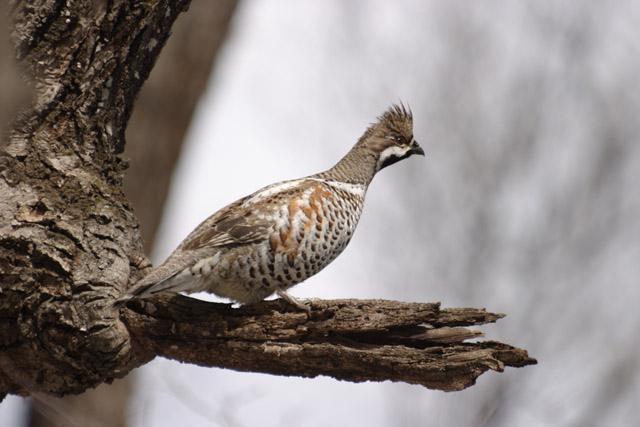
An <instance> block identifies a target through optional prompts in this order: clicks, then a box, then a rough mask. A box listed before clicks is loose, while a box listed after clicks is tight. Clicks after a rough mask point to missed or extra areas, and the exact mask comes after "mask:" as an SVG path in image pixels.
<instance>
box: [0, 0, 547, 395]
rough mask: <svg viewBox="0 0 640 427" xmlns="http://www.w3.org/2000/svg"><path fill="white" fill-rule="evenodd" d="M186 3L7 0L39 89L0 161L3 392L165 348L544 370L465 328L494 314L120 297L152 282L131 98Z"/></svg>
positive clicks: (243, 356)
mask: <svg viewBox="0 0 640 427" xmlns="http://www.w3.org/2000/svg"><path fill="white" fill-rule="evenodd" d="M187 4H188V1H186V0H156V1H151V2H133V1H125V0H112V1H109V2H105V1H102V2H98V1H77V2H73V3H72V2H68V3H67V2H65V1H61V0H41V1H38V2H36V1H34V2H30V3H28V4H26V3H17V4H15V5H14V9H13V19H14V22H15V31H14V35H13V37H14V41H15V45H16V51H17V56H18V58H19V60H20V61H21V63H22V65H23V66H24V67H25V68H26V69H27V70H28V72H29V75H30V78H31V79H32V81H33V86H34V90H35V98H34V101H33V104H32V105H31V107H30V109H29V110H27V111H26V112H25V113H24V114H23V115H22V116H21V117H20V118H19V119H18V120H17V121H16V122H15V124H14V127H13V131H12V132H11V134H10V136H9V138H8V143H7V145H6V147H5V149H4V151H3V152H2V155H1V157H0V194H2V195H3V197H2V199H0V271H1V272H2V274H1V275H0V285H1V290H2V293H1V294H0V348H1V351H0V393H2V394H5V393H16V394H22V395H27V394H36V393H45V394H52V395H58V396H61V395H65V394H71V393H81V392H83V391H85V390H86V389H88V388H91V387H95V386H96V385H98V384H101V383H104V382H110V381H112V380H113V379H114V378H120V377H123V376H125V375H127V374H128V373H129V372H130V371H131V370H132V369H134V368H136V367H138V366H140V365H142V364H144V363H146V362H148V361H149V360H151V359H153V358H154V357H155V356H158V355H160V356H165V357H171V358H175V359H177V360H182V361H186V362H190V363H197V364H202V365H207V366H223V367H228V368H232V369H239V370H250V371H257V372H269V373H274V374H281V375H301V376H316V375H320V374H322V375H331V376H334V377H336V378H341V379H346V380H351V381H365V380H377V381H381V380H394V381H405V382H411V383H416V384H423V385H425V386H427V387H432V388H437V389H442V390H458V389H460V388H463V387H467V386H469V385H471V384H472V383H473V381H474V380H475V378H476V377H477V376H478V375H480V374H481V373H482V372H484V371H486V370H487V369H494V370H501V369H502V368H503V366H505V365H506V366H523V365H526V364H530V363H534V362H535V361H534V360H533V359H530V358H529V357H528V356H527V354H526V352H525V351H524V350H519V349H516V348H513V347H510V346H507V345H504V344H500V343H494V342H485V343H482V342H479V343H466V344H465V343H463V342H462V341H464V340H465V339H467V338H472V337H475V336H477V335H478V334H477V333H476V332H473V331H468V330H466V329H458V327H459V326H461V325H471V324H479V323H484V322H487V321H493V320H495V319H496V318H497V317H498V316H496V315H492V314H490V313H485V312H484V311H479V310H473V309H465V310H446V311H443V310H440V309H439V307H438V306H437V305H434V304H406V303H398V302H389V301H357V300H346V301H327V302H321V301H320V302H314V303H313V304H312V311H311V313H310V314H307V313H299V312H291V311H289V310H288V308H287V307H285V306H282V305H281V304H280V303H278V302H275V303H274V302H269V303H261V304H257V305H256V306H253V307H244V308H242V309H232V308H230V306H228V305H219V304H209V303H203V302H199V301H196V300H193V299H189V298H184V297H179V296H178V297H175V298H173V299H167V298H159V299H157V300H155V301H151V302H138V301H133V302H131V303H129V304H128V305H127V307H125V308H122V309H120V310H117V309H115V308H114V306H113V302H114V301H115V299H116V298H117V297H118V296H120V295H122V293H123V291H124V290H125V289H126V288H127V287H129V286H131V285H132V284H133V283H134V282H135V281H136V280H138V279H139V278H140V277H141V276H142V275H143V271H142V268H141V266H143V265H145V264H146V258H145V256H144V252H143V250H142V244H141V235H140V230H139V227H138V223H137V220H136V218H135V216H134V214H133V212H132V209H131V205H130V202H129V201H128V200H127V199H126V197H125V196H124V193H123V191H122V182H123V173H124V169H125V165H124V162H123V161H122V160H121V159H120V158H119V156H118V155H119V154H120V153H121V152H122V150H123V148H124V131H125V127H126V124H127V122H128V119H129V116H130V112H131V109H132V106H133V101H134V98H135V96H136V94H137V93H138V90H139V89H140V86H141V84H142V82H143V81H144V80H145V79H146V77H147V75H148V74H149V71H150V69H151V67H152V65H153V62H154V61H155V58H156V57H157V55H158V53H159V51H160V48H161V47H162V45H163V44H164V42H165V40H166V38H167V37H168V34H169V31H170V28H171V25H172V24H173V21H174V20H175V18H176V17H177V15H178V14H179V13H180V12H181V11H182V10H183V9H184V8H185V7H186V6H187Z"/></svg>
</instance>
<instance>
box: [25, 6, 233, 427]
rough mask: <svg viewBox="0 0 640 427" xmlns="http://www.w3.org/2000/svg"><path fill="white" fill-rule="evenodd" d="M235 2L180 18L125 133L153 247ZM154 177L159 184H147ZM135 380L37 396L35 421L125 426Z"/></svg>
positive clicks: (135, 197)
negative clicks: (61, 394) (175, 171)
mask: <svg viewBox="0 0 640 427" xmlns="http://www.w3.org/2000/svg"><path fill="white" fill-rule="evenodd" d="M235 6H236V1H235V0H226V1H218V2H215V3H210V2H207V1H205V0H195V1H192V2H191V5H190V6H189V11H188V12H187V13H185V14H182V15H181V16H180V18H179V19H178V20H177V21H176V24H175V26H174V29H173V31H172V33H173V34H172V36H171V37H170V38H169V40H168V42H167V45H166V46H165V47H164V49H163V50H162V53H161V54H160V56H159V57H158V61H157V63H156V64H155V66H154V68H153V71H152V72H151V74H150V75H149V78H148V79H147V81H146V83H145V84H144V86H143V88H142V90H141V92H140V96H139V97H138V99H137V101H136V105H135V107H134V109H133V114H132V116H131V122H130V124H129V126H128V128H127V131H126V136H127V144H126V150H125V153H124V155H125V158H130V161H129V163H130V169H129V170H128V171H127V175H126V176H125V179H124V191H125V195H126V196H127V198H128V199H129V200H130V202H131V204H132V206H133V208H134V211H135V213H136V216H137V218H138V221H139V222H140V227H141V232H142V239H143V243H144V247H145V249H146V250H147V251H150V250H151V247H152V245H153V240H154V236H155V234H156V231H157V228H158V225H159V223H160V220H161V218H162V212H163V206H164V202H165V199H166V197H167V193H168V190H169V183H170V178H171V175H172V171H173V169H174V166H175V164H176V161H177V159H178V157H179V153H180V150H181V148H182V144H183V142H184V139H185V135H186V132H187V129H188V127H189V123H190V121H191V117H192V114H193V111H194V110H195V108H196V105H197V102H198V99H199V98H200V95H201V94H202V93H203V92H204V90H205V87H206V84H207V81H208V79H209V76H210V75H211V70H212V68H213V64H214V59H215V57H216V55H217V52H218V50H219V48H220V46H221V45H222V42H223V40H224V37H225V35H226V33H227V30H228V27H229V22H230V20H231V16H232V14H233V11H234V9H235ZM203 46H207V48H206V49H203V48H202V47H203ZM149 182H153V183H154V185H153V186H149ZM134 382H135V376H132V375H129V376H127V377H125V378H123V379H119V380H115V381H114V382H113V384H101V385H99V386H98V387H96V388H95V389H90V390H88V391H86V392H84V393H82V394H80V395H77V396H73V395H71V396H65V397H63V398H56V397H50V396H38V397H37V398H34V399H33V400H32V404H31V408H30V416H29V423H30V426H31V427H55V426H64V425H67V424H69V423H72V424H73V425H79V426H86V427H101V426H104V427H118V426H126V425H127V404H128V402H129V398H130V395H131V393H132V392H133V388H134Z"/></svg>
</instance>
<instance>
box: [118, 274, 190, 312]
mask: <svg viewBox="0 0 640 427" xmlns="http://www.w3.org/2000/svg"><path fill="white" fill-rule="evenodd" d="M191 281H192V278H191V274H188V272H187V271H183V272H180V273H177V274H174V275H172V276H169V277H165V278H163V279H160V280H157V278H156V274H154V272H152V273H151V274H149V275H148V276H147V277H145V278H143V279H142V280H140V281H139V282H138V283H136V284H135V285H133V287H131V289H129V290H127V292H126V293H125V294H124V295H122V296H121V297H120V298H118V299H117V300H116V301H115V302H114V304H113V305H114V306H115V307H121V306H123V305H125V304H126V303H127V302H128V301H131V300H132V299H144V298H148V297H151V296H154V295H157V294H164V293H178V292H182V291H186V290H189V288H190V287H191V286H189V284H190V282H191Z"/></svg>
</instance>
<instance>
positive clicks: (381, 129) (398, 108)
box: [357, 104, 424, 171]
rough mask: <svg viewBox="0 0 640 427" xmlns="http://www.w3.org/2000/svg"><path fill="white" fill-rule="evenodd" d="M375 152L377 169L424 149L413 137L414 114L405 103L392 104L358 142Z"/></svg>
mask: <svg viewBox="0 0 640 427" xmlns="http://www.w3.org/2000/svg"><path fill="white" fill-rule="evenodd" d="M357 145H359V146H360V148H361V149H365V150H367V151H368V152H370V153H371V154H373V155H374V156H375V157H376V159H377V163H376V171H379V170H380V169H382V168H385V167H387V166H389V165H392V164H394V163H396V162H398V161H400V160H402V159H406V158H407V157H410V156H412V155H414V154H419V155H421V156H424V150H423V149H422V147H420V146H419V145H418V143H417V142H416V140H415V139H414V138H413V115H412V114H411V110H410V109H408V108H407V107H405V106H404V105H402V104H400V105H392V106H391V107H390V108H389V109H388V110H387V111H385V113H384V114H383V115H382V116H380V117H378V120H377V121H376V122H375V123H373V124H372V125H371V126H370V127H369V128H368V129H367V130H366V132H365V133H364V135H362V137H361V138H360V140H359V141H358V144H357Z"/></svg>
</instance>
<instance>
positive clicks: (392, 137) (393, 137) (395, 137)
mask: <svg viewBox="0 0 640 427" xmlns="http://www.w3.org/2000/svg"><path fill="white" fill-rule="evenodd" d="M387 139H388V140H390V141H393V142H395V143H396V144H399V145H403V144H405V142H404V140H403V139H402V137H400V136H398V135H388V136H387Z"/></svg>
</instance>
